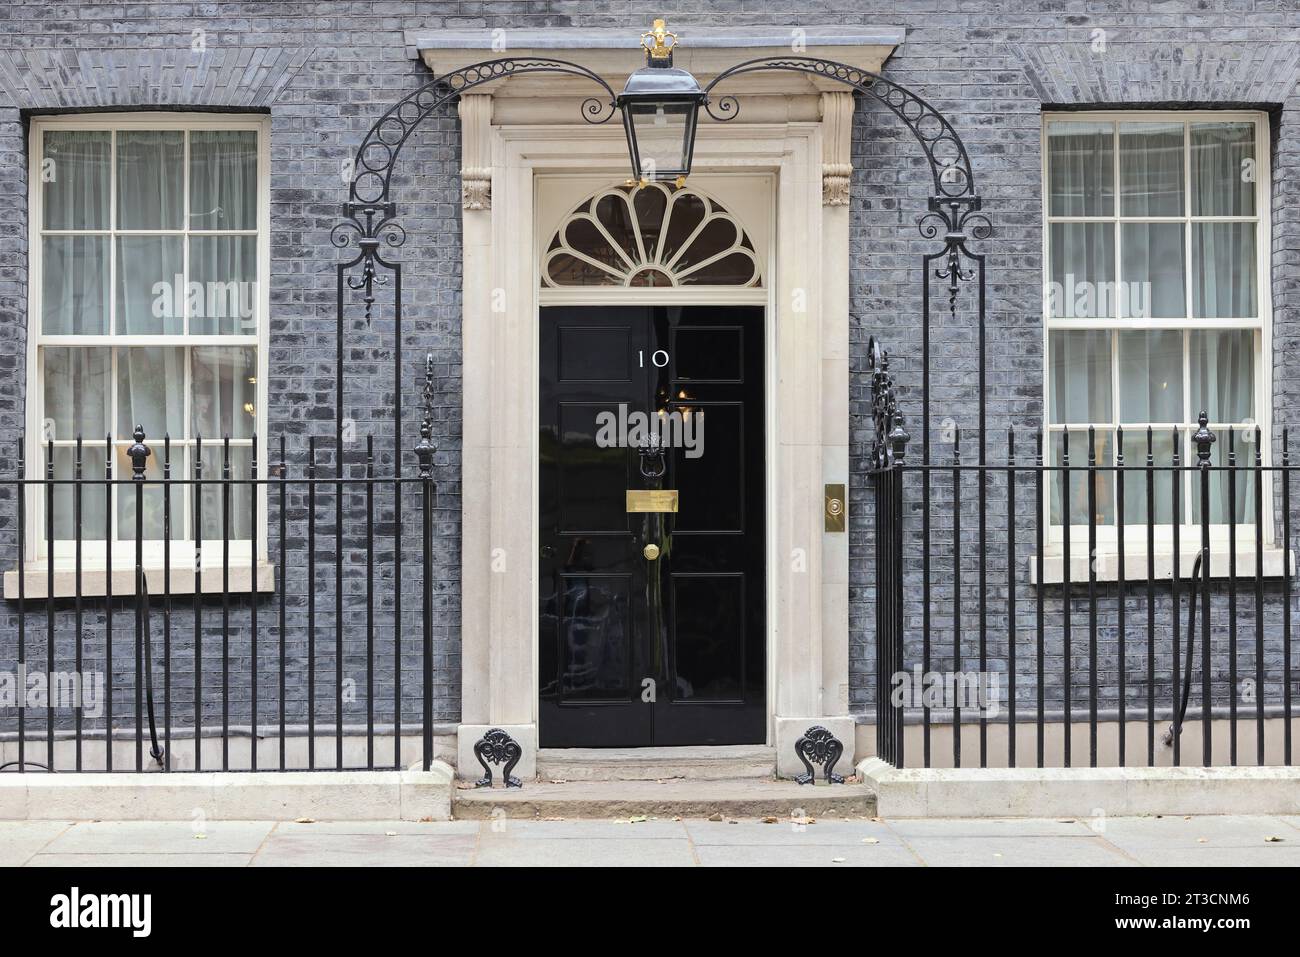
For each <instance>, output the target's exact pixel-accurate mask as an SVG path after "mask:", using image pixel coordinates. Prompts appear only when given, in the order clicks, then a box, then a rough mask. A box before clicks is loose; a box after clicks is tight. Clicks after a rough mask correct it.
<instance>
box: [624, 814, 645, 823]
mask: <svg viewBox="0 0 1300 957" xmlns="http://www.w3.org/2000/svg"><path fill="white" fill-rule="evenodd" d="M627 823H629V824H644V823H645V815H644V814H633V815H632V816H631V817H630V818H628V819H627Z"/></svg>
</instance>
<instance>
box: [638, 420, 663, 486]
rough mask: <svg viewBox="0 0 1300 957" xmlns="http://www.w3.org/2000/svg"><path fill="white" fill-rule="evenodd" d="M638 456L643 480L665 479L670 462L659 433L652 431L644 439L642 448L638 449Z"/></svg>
mask: <svg viewBox="0 0 1300 957" xmlns="http://www.w3.org/2000/svg"><path fill="white" fill-rule="evenodd" d="M637 454H638V455H639V456H640V461H639V463H638V465H639V466H640V469H641V476H642V478H648V479H657V478H663V476H664V473H665V472H667V471H668V462H667V459H666V457H665V455H664V447H663V445H662V444H661V443H660V441H659V435H658V434H657V433H655V432H654V431H653V430H652V431H651V432H650V434H649V435H647V436H646V437H645V438H644V439H642V441H641V444H640V446H638V447H637Z"/></svg>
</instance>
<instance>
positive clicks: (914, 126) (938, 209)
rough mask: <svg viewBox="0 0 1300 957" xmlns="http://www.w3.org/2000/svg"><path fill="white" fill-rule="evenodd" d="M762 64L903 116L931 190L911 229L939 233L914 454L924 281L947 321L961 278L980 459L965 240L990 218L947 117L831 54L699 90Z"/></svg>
mask: <svg viewBox="0 0 1300 957" xmlns="http://www.w3.org/2000/svg"><path fill="white" fill-rule="evenodd" d="M768 70H778V71H785V72H793V73H806V74H809V75H810V76H816V77H823V78H825V79H829V80H835V81H836V82H839V83H843V84H844V85H846V86H848V87H851V88H852V89H853V91H854V92H856V93H860V94H862V95H864V96H869V97H871V98H872V99H874V100H875V101H877V102H878V103H880V104H881V105H883V106H884V107H885V108H886V109H888V110H889V111H890V112H891V113H893V114H894V115H895V116H896V117H898V119H899V120H901V121H902V123H903V124H904V125H905V126H906V127H907V128H908V129H909V130H910V131H911V132H912V135H913V136H914V137H915V138H916V141H917V143H919V144H920V146H921V149H922V151H923V152H924V153H925V157H926V160H927V162H928V163H929V166H930V176H931V179H932V180H933V186H934V192H933V193H932V194H931V196H930V200H929V204H928V209H927V210H926V212H925V213H923V214H922V215H921V216H920V217H919V218H918V219H917V228H918V229H919V230H920V233H921V235H922V237H924V238H925V239H939V238H942V241H943V246H942V247H940V248H939V249H938V250H936V251H935V252H933V253H928V254H926V255H924V256H923V257H922V275H923V284H922V310H923V312H924V317H923V323H922V328H921V405H922V409H921V420H922V430H921V458H922V462H923V463H924V464H926V465H929V464H930V300H931V296H930V280H931V278H934V279H940V280H943V281H944V282H945V283H946V287H947V294H948V311H949V314H950V315H951V317H952V318H953V319H954V320H955V319H956V316H957V300H958V297H959V294H960V291H961V286H962V284H963V283H969V282H974V283H975V284H976V290H977V302H976V305H977V309H978V317H977V322H978V326H979V329H978V343H979V385H978V391H979V396H978V415H979V439H978V442H979V450H978V451H979V460H980V464H984V461H985V442H984V433H985V426H986V423H987V418H988V406H987V397H986V395H985V393H986V391H987V390H986V381H985V366H986V347H985V324H986V322H985V320H986V297H985V284H984V265H985V258H984V255H983V254H982V253H975V252H973V251H972V250H971V249H970V248H969V246H968V245H967V243H968V242H969V241H971V240H983V239H987V238H989V237H990V236H992V235H993V224H992V221H991V220H990V219H989V218H988V216H987V215H985V214H984V213H983V212H981V207H982V205H983V203H982V200H981V198H980V195H979V193H978V192H977V191H976V189H975V173H974V170H973V168H972V166H971V160H970V154H969V153H968V152H967V150H966V145H965V143H963V142H962V139H961V137H960V136H959V135H958V134H957V131H956V129H954V128H953V125H952V123H951V122H949V120H948V118H947V117H945V116H944V115H943V114H942V113H940V112H939V111H938V110H937V109H936V108H935V107H934V106H933V105H931V104H930V102H929V101H927V100H925V99H924V98H922V97H921V96H918V95H917V94H916V93H914V92H912V91H911V90H910V89H908V88H907V87H905V86H903V85H901V84H899V83H895V82H894V81H892V80H887V79H885V78H884V77H883V76H881V75H880V74H878V73H872V72H871V71H869V70H862V69H859V68H858V67H854V66H850V65H848V64H847V63H838V62H836V61H834V60H822V59H818V58H815V57H763V58H760V59H755V60H746V61H745V62H743V63H737V64H736V65H735V66H733V67H730V68H728V69H726V70H723V71H722V72H721V73H719V74H718V75H717V76H716V77H714V78H713V80H712V81H710V82H709V83H708V84H707V85H706V86H705V87H704V92H705V94H706V96H708V95H710V94H712V93H713V91H714V89H715V88H716V87H717V86H718V85H719V84H722V83H725V82H727V81H728V80H732V79H734V78H736V77H738V76H742V75H744V74H747V73H757V72H761V71H768ZM705 109H706V110H707V111H708V113H709V115H710V116H711V117H713V118H714V119H715V120H721V121H724V122H725V121H729V120H734V119H735V118H736V117H737V116H738V115H739V113H740V102H739V100H737V99H736V97H735V96H732V95H730V94H728V95H726V96H722V97H719V98H718V99H717V100H716V103H715V102H714V101H713V100H712V98H710V100H709V101H708V102H707V103H706V106H705ZM965 262H969V264H970V265H969V267H966V266H964V263H965ZM895 414H897V413H895ZM898 421H899V425H900V427H901V421H902V419H901V415H900V416H898ZM879 425H880V423H878V426H879ZM886 428H888V426H886ZM927 510H928V502H927ZM927 514H928V511H927Z"/></svg>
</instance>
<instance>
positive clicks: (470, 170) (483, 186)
mask: <svg viewBox="0 0 1300 957" xmlns="http://www.w3.org/2000/svg"><path fill="white" fill-rule="evenodd" d="M460 202H461V205H462V206H464V207H465V208H466V209H491V208H492V171H491V170H490V169H487V168H485V167H482V166H475V167H465V168H463V169H461V171H460Z"/></svg>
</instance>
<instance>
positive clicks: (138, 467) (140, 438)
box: [126, 425, 153, 482]
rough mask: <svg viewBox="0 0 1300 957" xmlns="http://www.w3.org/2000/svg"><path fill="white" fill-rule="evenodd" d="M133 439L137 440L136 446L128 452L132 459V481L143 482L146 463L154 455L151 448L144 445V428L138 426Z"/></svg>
mask: <svg viewBox="0 0 1300 957" xmlns="http://www.w3.org/2000/svg"><path fill="white" fill-rule="evenodd" d="M132 437H133V438H134V439H135V444H133V445H132V446H131V447H130V448H128V449H127V450H126V454H127V455H128V456H129V457H130V459H131V479H132V481H135V482H143V481H144V461H145V459H147V458H148V457H149V456H150V455H152V454H153V453H152V452H151V451H150V450H149V446H147V445H145V444H144V437H145V435H144V426H141V425H137V426H136V427H135V432H134V433H132Z"/></svg>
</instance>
